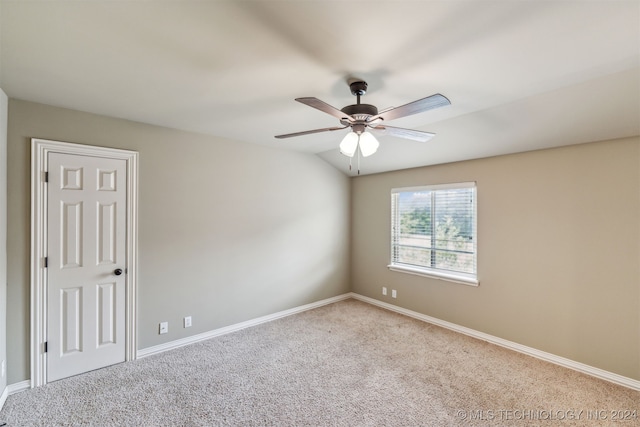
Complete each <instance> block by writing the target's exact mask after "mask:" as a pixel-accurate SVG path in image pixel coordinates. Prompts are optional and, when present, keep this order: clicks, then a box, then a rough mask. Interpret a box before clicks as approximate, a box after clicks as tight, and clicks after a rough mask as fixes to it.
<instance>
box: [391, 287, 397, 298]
mask: <svg viewBox="0 0 640 427" xmlns="http://www.w3.org/2000/svg"><path fill="white" fill-rule="evenodd" d="M397 296H398V292H397V291H396V290H395V289H391V298H396V297H397Z"/></svg>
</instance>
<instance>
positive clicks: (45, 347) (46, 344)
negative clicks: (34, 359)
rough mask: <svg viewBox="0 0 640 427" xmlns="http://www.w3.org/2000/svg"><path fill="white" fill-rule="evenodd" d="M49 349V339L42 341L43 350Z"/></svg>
mask: <svg viewBox="0 0 640 427" xmlns="http://www.w3.org/2000/svg"><path fill="white" fill-rule="evenodd" d="M48 351H49V341H45V342H44V352H45V353H46V352H48Z"/></svg>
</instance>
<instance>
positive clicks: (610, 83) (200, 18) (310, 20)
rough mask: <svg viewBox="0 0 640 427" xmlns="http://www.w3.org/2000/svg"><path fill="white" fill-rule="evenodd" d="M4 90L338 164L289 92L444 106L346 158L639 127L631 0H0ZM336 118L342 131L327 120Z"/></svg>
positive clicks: (322, 123) (420, 159) (636, 20)
mask: <svg viewBox="0 0 640 427" xmlns="http://www.w3.org/2000/svg"><path fill="white" fill-rule="evenodd" d="M0 60H1V62H0V87H1V88H2V89H3V90H4V91H5V92H6V93H7V95H8V96H9V97H11V98H18V99H24V100H29V101H34V102H40V103H45V104H51V105H56V106H61V107H66V108H72V109H76V110H82V111H87V112H92V113H97V114H103V115H107V116H113V117H120V118H125V119H129V120H134V121H139V122H145V123H150V124H155V125H160V126H166V127H171V128H176V129H183V130H188V131H194V132H200V133H205V134H210V135H215V136H219V137H224V138H228V139H231V140H237V141H245V142H249V143H254V144H262V145H267V146H273V147H280V148H284V149H290V150H298V151H304V152H309V153H316V154H318V155H319V156H321V157H322V158H323V159H325V160H326V161H328V162H329V163H331V164H333V165H334V166H335V167H336V168H338V169H340V170H342V171H344V172H345V173H349V172H348V169H347V165H348V159H347V158H346V157H344V156H341V155H340V154H339V152H338V149H337V146H338V143H339V142H340V139H341V138H342V134H341V133H340V132H329V133H322V134H315V135H309V136H303V137H299V138H292V139H287V140H276V139H275V138H274V137H273V136H274V135H277V134H283V133H290V132H296V131H300V130H306V129H315V128H322V127H330V126H336V125H338V123H337V122H338V121H337V119H335V118H333V117H331V116H329V115H326V114H322V113H321V112H319V111H316V110H313V109H311V108H309V107H307V106H305V105H302V104H299V103H297V102H294V98H297V97H305V96H312V97H317V98H319V99H321V100H323V101H325V102H327V103H329V104H331V105H333V106H335V107H337V108H342V107H344V106H346V105H348V104H352V103H354V101H355V100H354V97H353V96H352V95H351V94H350V92H349V88H348V86H347V79H348V78H350V77H357V78H361V79H364V80H366V81H367V82H368V83H369V90H368V93H367V94H366V95H365V97H364V98H363V102H366V103H371V104H374V105H376V106H378V108H380V109H382V108H385V107H391V106H399V105H402V104H405V103H407V102H410V101H413V100H415V99H418V98H422V97H425V96H428V95H431V94H434V93H442V94H444V95H446V96H447V97H448V98H449V99H450V100H451V102H452V105H451V106H448V107H443V108H440V109H437V110H432V111H428V112H426V113H422V114H418V115H415V116H411V117H407V118H403V119H398V120H396V121H394V122H393V125H394V126H400V127H407V128H415V129H418V130H424V131H429V132H435V133H436V137H435V138H433V139H432V140H431V141H429V142H427V143H417V142H412V141H409V140H402V139H398V138H394V137H380V138H379V139H380V142H381V147H380V149H379V152H378V153H376V154H375V155H373V156H371V157H368V158H367V159H366V160H365V161H364V162H363V163H362V173H374V172H382V171H389V170H396V169H403V168H408V167H415V166H422V165H430V164H437V163H444V162H452V161H457V160H465V159H472V158H479V157H486V156H492V155H499V154H505V153H513V152H520V151H527V150H534V149H539V148H547V147H554V146H560V145H568V144H576V143H583V142H590V141H598V140H604V139H612V138H619V137H626V136H633V135H638V134H640V2H638V1H637V0H633V1H597V0H596V1H544V2H541V1H506V0H504V1H477V2H469V1H466V0H465V1H456V0H452V1H449V0H447V1H422V2H418V1H402V0H399V1H325V0H317V1H315V0H309V1H270V0H264V1H222V0H218V1H189V0H186V1H85V2H76V1H74V2H70V1H55V0H54V1H23V0H19V1H9V0H1V2H0ZM343 132H346V131H343Z"/></svg>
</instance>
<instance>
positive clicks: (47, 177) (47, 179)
mask: <svg viewBox="0 0 640 427" xmlns="http://www.w3.org/2000/svg"><path fill="white" fill-rule="evenodd" d="M44 182H49V172H45V173H44Z"/></svg>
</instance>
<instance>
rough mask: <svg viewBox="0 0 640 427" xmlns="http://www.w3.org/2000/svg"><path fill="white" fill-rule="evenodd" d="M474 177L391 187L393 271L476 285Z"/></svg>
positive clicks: (391, 265)
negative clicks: (472, 178) (430, 183)
mask: <svg viewBox="0 0 640 427" xmlns="http://www.w3.org/2000/svg"><path fill="white" fill-rule="evenodd" d="M476 244H477V238H476V185H475V183H474V182H470V183H469V182H466V183H459V184H445V185H433V186H426V187H411V188H396V189H393V190H391V264H390V265H389V268H390V269H391V270H394V271H403V272H407V273H413V274H420V275H425V276H430V277H436V278H439V279H445V280H451V281H455V282H462V283H466V284H472V285H477V284H478V279H477V275H476V255H477V254H476Z"/></svg>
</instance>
